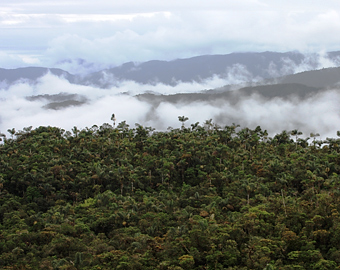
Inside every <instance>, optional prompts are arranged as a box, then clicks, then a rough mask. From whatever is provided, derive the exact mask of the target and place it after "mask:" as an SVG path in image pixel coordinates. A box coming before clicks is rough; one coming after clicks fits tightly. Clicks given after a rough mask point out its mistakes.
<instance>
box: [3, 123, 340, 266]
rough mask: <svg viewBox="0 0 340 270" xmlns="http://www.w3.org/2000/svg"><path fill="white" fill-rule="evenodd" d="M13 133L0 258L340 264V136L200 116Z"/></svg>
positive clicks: (74, 262)
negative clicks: (175, 124)
mask: <svg viewBox="0 0 340 270" xmlns="http://www.w3.org/2000/svg"><path fill="white" fill-rule="evenodd" d="M180 120H182V121H183V122H184V121H185V118H184V117H183V118H180ZM11 132H12V133H13V138H7V139H5V140H4V142H3V144H2V145H0V162H1V163H0V164H1V167H0V205H1V208H0V268H1V269H164V270H165V269H169V270H170V269H173V270H175V269H177V270H180V269H337V268H339V266H340V250H339V248H340V217H339V211H340V189H339V188H340V177H339V173H340V155H339V151H340V140H339V139H327V141H326V142H322V141H317V140H315V139H314V140H313V139H309V140H308V139H300V138H299V135H298V134H299V133H298V132H297V131H293V132H286V131H283V132H282V133H280V134H277V135H276V136H274V137H273V138H268V134H267V132H266V131H263V130H261V128H260V127H257V128H256V129H254V130H252V129H248V128H239V127H237V126H235V125H232V126H226V127H224V128H220V127H217V126H215V125H214V124H213V123H212V122H211V120H210V121H206V123H205V125H204V126H200V125H199V124H198V123H197V124H193V125H191V127H185V126H184V124H183V126H182V128H180V129H170V130H168V131H167V132H155V131H154V130H153V129H152V128H148V127H143V126H140V125H136V127H135V128H130V127H129V126H128V125H127V124H126V123H125V122H122V123H120V124H119V125H118V126H117V128H113V127H112V126H111V125H109V124H103V125H102V126H100V127H96V126H93V127H92V128H87V129H84V130H78V129H77V128H76V127H75V128H74V129H73V133H70V132H68V131H67V132H65V131H64V130H62V129H59V128H56V127H39V128H36V129H33V130H32V129H31V128H25V130H24V131H21V132H16V133H15V131H14V130H12V131H11ZM293 138H294V140H293Z"/></svg>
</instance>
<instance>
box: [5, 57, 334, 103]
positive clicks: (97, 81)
mask: <svg viewBox="0 0 340 270" xmlns="http://www.w3.org/2000/svg"><path fill="white" fill-rule="evenodd" d="M324 59H326V60H328V61H332V62H333V63H334V65H335V66H338V65H340V52H330V53H327V54H326V55H325V57H324ZM319 67H320V56H319V55H317V54H310V55H304V54H301V53H299V52H287V53H277V52H263V53H232V54H227V55H205V56H197V57H193V58H188V59H177V60H173V61H156V60H154V61H149V62H145V63H140V64H136V63H133V62H129V63H125V64H123V65H121V66H118V67H115V68H111V69H106V70H102V71H99V72H94V73H91V74H88V75H86V76H80V75H73V74H70V73H68V72H67V71H64V70H61V69H55V68H43V67H26V68H18V69H0V90H1V89H8V88H9V87H10V86H11V85H13V84H15V83H18V82H27V83H30V84H34V83H36V82H37V81H38V80H39V78H41V77H42V76H44V75H46V74H47V73H51V74H53V75H55V76H58V77H62V78H64V79H66V80H67V81H69V82H70V83H72V84H80V85H92V86H96V87H100V88H110V87H112V86H115V85H119V83H120V82H122V81H134V82H136V83H139V84H153V85H155V84H157V83H161V84H165V85H172V86H175V85H177V84H178V83H180V82H187V83H191V82H197V83H202V82H204V81H205V80H207V79H209V78H214V77H218V78H222V79H228V78H230V77H238V78H241V79H242V80H243V82H244V83H245V85H247V87H244V86H245V85H244V84H243V85H239V86H235V85H233V86H231V85H226V86H221V87H220V88H217V89H211V90H209V91H202V90H203V89H197V93H195V94H192V93H191V94H175V95H171V96H165V95H157V94H150V93H149V94H141V95H138V96H137V97H138V98H139V99H142V100H145V101H149V102H151V103H154V104H157V103H159V102H162V101H167V102H178V101H179V100H181V101H182V102H183V101H184V102H192V101H198V100H201V101H203V100H205V101H207V100H219V99H222V100H225V99H228V100H229V101H230V100H234V101H235V102H237V98H235V91H231V90H235V89H238V90H237V93H238V95H239V96H247V95H251V94H253V93H257V94H258V95H261V96H263V97H265V98H275V97H281V98H287V97H290V96H296V97H298V98H305V97H307V96H308V95H312V94H315V93H316V92H318V91H321V90H324V89H328V88H336V87H337V85H338V83H339V81H340V67H333V68H323V69H318V68H319ZM306 69H307V71H304V72H300V73H296V71H299V70H306ZM28 99H29V100H32V101H33V100H35V99H45V100H47V101H48V102H50V103H48V104H47V105H46V106H45V108H46V109H62V108H64V107H67V106H80V105H82V104H84V103H85V102H86V100H87V99H86V97H82V96H79V95H66V94H62V93H61V94H60V96H58V95H48V94H46V95H43V96H31V97H28Z"/></svg>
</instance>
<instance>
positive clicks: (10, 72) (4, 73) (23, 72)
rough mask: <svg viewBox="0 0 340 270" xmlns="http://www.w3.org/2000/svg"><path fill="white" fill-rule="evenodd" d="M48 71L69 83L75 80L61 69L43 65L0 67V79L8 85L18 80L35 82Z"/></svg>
mask: <svg viewBox="0 0 340 270" xmlns="http://www.w3.org/2000/svg"><path fill="white" fill-rule="evenodd" d="M48 72H50V73H51V74H53V75H56V76H58V77H64V78H65V79H67V80H68V81H69V82H71V83H72V82H74V80H75V78H74V75H72V74H70V73H68V72H67V71H65V70H62V69H58V68H44V67H24V68H16V69H4V68H0V81H2V82H6V83H7V84H8V85H10V84H12V83H15V82H16V81H20V80H26V81H29V82H35V81H36V80H37V79H39V78H41V77H42V76H44V75H46V74H47V73H48Z"/></svg>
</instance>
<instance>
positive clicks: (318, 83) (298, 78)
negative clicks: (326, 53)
mask: <svg viewBox="0 0 340 270" xmlns="http://www.w3.org/2000/svg"><path fill="white" fill-rule="evenodd" d="M279 81H280V83H299V84H304V85H306V86H312V87H321V88H326V87H333V86H336V85H337V84H338V83H339V82H340V68H339V67H338V68H324V69H320V70H311V71H305V72H301V73H297V74H293V75H288V76H285V77H283V78H281V79H280V80H279Z"/></svg>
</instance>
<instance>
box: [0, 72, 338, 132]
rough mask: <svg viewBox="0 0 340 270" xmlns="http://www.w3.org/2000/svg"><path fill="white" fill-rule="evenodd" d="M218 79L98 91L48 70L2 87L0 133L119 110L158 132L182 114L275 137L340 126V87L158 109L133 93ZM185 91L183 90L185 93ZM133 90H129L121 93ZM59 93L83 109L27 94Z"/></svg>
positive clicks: (190, 88)
mask: <svg viewBox="0 0 340 270" xmlns="http://www.w3.org/2000/svg"><path fill="white" fill-rule="evenodd" d="M219 80H220V79H218V78H215V80H210V81H206V82H205V84H203V85H199V84H192V85H190V84H179V85H177V86H176V87H169V86H164V85H161V84H158V85H156V86H154V85H138V84H136V83H132V82H125V83H122V84H121V85H119V86H117V87H113V88H111V89H99V88H95V87H90V86H77V85H72V84H70V83H68V82H67V81H66V80H63V79H59V78H57V77H54V76H52V75H50V74H48V75H46V76H45V77H43V78H42V79H41V80H40V82H39V83H38V84H35V85H28V84H25V83H19V84H17V85H13V86H11V87H10V88H9V89H8V90H0V107H1V111H0V132H6V131H7V129H10V128H15V129H16V130H22V129H23V128H24V127H28V126H33V127H34V128H35V127H38V126H41V125H42V126H48V125H49V126H57V127H61V128H64V129H66V130H71V129H72V127H73V126H77V127H78V128H79V129H82V128H85V127H91V126H92V125H94V124H96V125H98V126H100V125H102V124H103V123H111V120H110V117H111V115H112V113H115V115H116V117H117V123H119V122H121V121H127V123H128V124H129V125H130V126H131V127H134V124H135V123H139V124H142V125H146V126H152V127H155V128H157V129H158V130H166V129H167V127H169V126H171V127H173V128H178V127H180V123H179V121H178V116H182V115H185V116H187V117H189V121H188V122H186V126H190V124H191V123H195V122H200V123H201V125H203V123H204V122H205V120H208V119H210V118H211V119H213V120H214V122H215V123H217V124H219V125H221V126H224V125H231V124H232V123H237V124H241V126H242V127H250V128H255V127H256V126H257V125H260V126H261V127H262V129H267V130H268V131H269V132H270V133H271V135H274V134H275V133H279V132H281V131H282V130H292V129H299V130H301V131H303V132H304V136H309V133H310V132H318V133H320V134H321V136H322V137H323V138H325V137H335V136H336V131H337V129H339V128H338V127H337V126H336V123H339V120H340V113H339V109H338V104H339V103H340V93H339V90H336V91H328V92H325V93H322V94H319V95H316V96H313V97H311V98H309V99H306V100H304V101H297V100H282V99H273V100H263V99H261V98H260V97H259V96H256V95H253V96H251V97H247V98H243V99H241V100H240V101H239V102H238V103H237V104H230V102H228V101H227V100H220V101H219V102H214V103H209V102H191V103H190V102H189V103H188V102H186V103H183V102H178V103H176V104H173V103H168V102H163V103H161V104H159V105H158V106H156V107H154V106H152V105H150V104H149V103H146V102H143V101H140V100H138V99H137V98H135V97H133V96H132V94H136V93H138V92H139V93H143V92H145V91H148V90H153V91H157V92H160V93H164V94H170V93H179V92H197V91H198V90H200V89H204V88H206V87H209V86H213V85H214V84H219V83H221V81H219ZM184 90H185V91H184ZM127 91H129V92H130V93H131V94H130V95H128V94H122V93H124V92H127ZM60 92H64V93H69V94H79V95H82V96H86V97H87V99H88V102H87V103H86V104H84V105H82V106H80V107H68V108H66V109H63V110H46V109H44V108H43V106H44V105H46V103H47V101H46V100H43V99H38V100H35V101H28V100H27V99H26V98H25V97H26V96H31V95H43V94H50V95H53V94H58V93H60Z"/></svg>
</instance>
